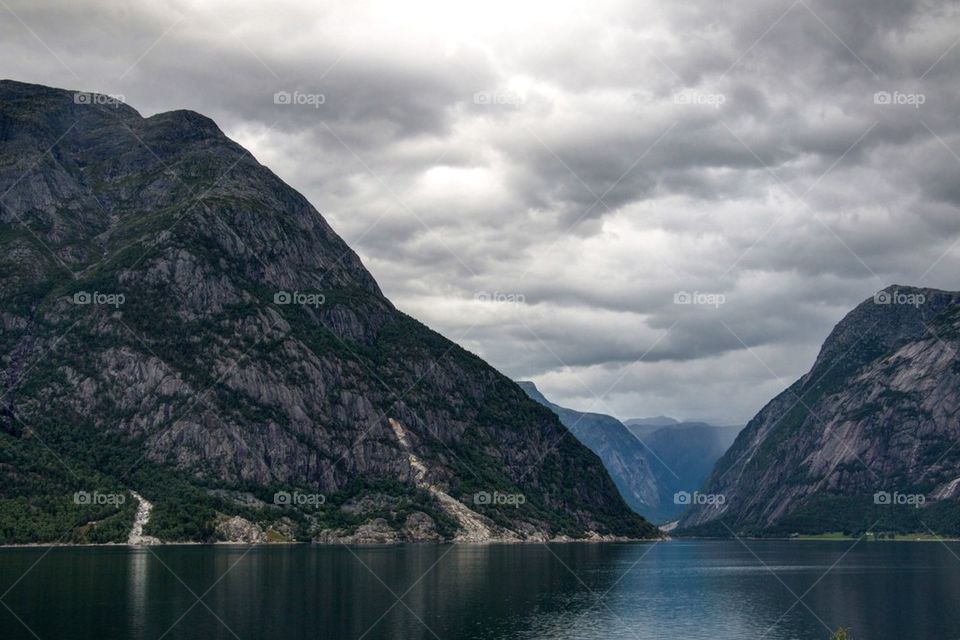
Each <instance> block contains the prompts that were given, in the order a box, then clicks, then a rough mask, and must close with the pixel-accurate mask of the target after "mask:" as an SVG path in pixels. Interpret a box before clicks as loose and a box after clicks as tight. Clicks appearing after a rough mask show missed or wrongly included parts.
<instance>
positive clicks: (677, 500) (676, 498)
mask: <svg viewBox="0 0 960 640" xmlns="http://www.w3.org/2000/svg"><path fill="white" fill-rule="evenodd" d="M673 503H674V504H690V492H689V491H677V492H676V493H675V494H673Z"/></svg>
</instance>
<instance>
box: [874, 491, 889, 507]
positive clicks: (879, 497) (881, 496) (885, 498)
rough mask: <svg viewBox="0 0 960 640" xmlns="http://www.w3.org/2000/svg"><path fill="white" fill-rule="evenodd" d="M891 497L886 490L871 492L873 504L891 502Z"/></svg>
mask: <svg viewBox="0 0 960 640" xmlns="http://www.w3.org/2000/svg"><path fill="white" fill-rule="evenodd" d="M891 502H892V498H891V496H890V493H889V492H887V491H877V492H876V493H874V494H873V504H891Z"/></svg>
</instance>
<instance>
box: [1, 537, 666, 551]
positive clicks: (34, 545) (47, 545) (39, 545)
mask: <svg viewBox="0 0 960 640" xmlns="http://www.w3.org/2000/svg"><path fill="white" fill-rule="evenodd" d="M669 540H670V538H621V539H615V540H613V539H611V540H591V539H584V540H569V539H567V540H488V541H482V542H479V541H478V542H474V541H464V540H423V541H420V542H416V541H411V542H368V543H364V542H314V541H312V540H304V541H294V542H231V541H222V540H218V541H216V542H189V541H184V542H160V543H156V544H128V543H126V542H87V543H84V542H24V543H19V544H0V550H2V549H51V548H65V549H69V548H77V549H83V548H127V549H144V548H147V547H200V546H208V547H216V546H220V547H223V546H232V547H291V546H313V547H359V548H364V547H402V546H409V545H418V546H424V545H433V546H441V545H462V546H465V547H484V546H493V545H496V546H517V545H531V544H642V543H655V542H667V541H669Z"/></svg>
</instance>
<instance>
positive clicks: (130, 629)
mask: <svg viewBox="0 0 960 640" xmlns="http://www.w3.org/2000/svg"><path fill="white" fill-rule="evenodd" d="M149 556H150V551H148V550H147V549H143V548H139V549H138V548H133V549H131V550H130V553H129V554H128V555H127V558H128V561H127V602H126V604H127V606H126V610H127V616H126V618H127V637H128V638H139V639H142V638H145V635H144V631H145V629H146V624H147V582H148V578H149V570H150V557H149Z"/></svg>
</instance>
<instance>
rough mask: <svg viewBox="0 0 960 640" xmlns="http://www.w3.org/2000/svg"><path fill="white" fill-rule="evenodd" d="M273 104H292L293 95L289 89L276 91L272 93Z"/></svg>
mask: <svg viewBox="0 0 960 640" xmlns="http://www.w3.org/2000/svg"><path fill="white" fill-rule="evenodd" d="M273 104H293V95H292V94H291V93H290V92H289V91H277V92H276V93H275V94H273Z"/></svg>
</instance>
